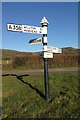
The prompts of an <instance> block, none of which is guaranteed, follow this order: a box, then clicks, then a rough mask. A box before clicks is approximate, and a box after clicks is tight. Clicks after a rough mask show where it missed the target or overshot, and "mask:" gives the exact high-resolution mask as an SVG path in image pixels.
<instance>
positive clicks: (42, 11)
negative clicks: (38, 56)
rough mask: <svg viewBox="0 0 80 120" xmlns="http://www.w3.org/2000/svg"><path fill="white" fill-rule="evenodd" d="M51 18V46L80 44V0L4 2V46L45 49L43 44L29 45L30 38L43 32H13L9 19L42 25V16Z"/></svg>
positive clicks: (21, 49)
mask: <svg viewBox="0 0 80 120" xmlns="http://www.w3.org/2000/svg"><path fill="white" fill-rule="evenodd" d="M44 16H45V17H46V19H47V20H48V22H49V25H48V33H47V41H48V46H53V47H58V48H64V47H74V48H78V3H77V2H3V3H2V48H3V49H11V50H17V51H24V52H38V51H42V48H43V45H42V44H35V45H29V41H30V40H31V39H34V38H39V37H42V36H43V35H42V34H31V33H20V32H10V31H8V30H7V23H15V24H22V25H30V26H36V27H41V23H40V22H41V20H42V18H43V17H44Z"/></svg>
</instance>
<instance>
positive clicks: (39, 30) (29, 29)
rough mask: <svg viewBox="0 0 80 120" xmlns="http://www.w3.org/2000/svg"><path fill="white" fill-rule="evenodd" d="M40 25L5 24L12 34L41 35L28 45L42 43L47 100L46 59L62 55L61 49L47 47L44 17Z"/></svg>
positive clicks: (45, 20) (48, 93)
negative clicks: (55, 54)
mask: <svg viewBox="0 0 80 120" xmlns="http://www.w3.org/2000/svg"><path fill="white" fill-rule="evenodd" d="M41 24H42V27H36V26H29V25H21V24H12V23H9V24H7V30H8V31H14V32H24V33H32V34H43V37H42V38H35V39H32V40H30V41H29V44H39V43H43V59H44V85H45V97H46V99H47V100H48V99H49V97H50V92H49V80H48V63H47V59H48V58H53V53H62V49H59V48H55V47H52V46H47V27H48V21H47V19H46V18H45V17H43V19H42V21H41Z"/></svg>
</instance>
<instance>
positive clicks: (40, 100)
mask: <svg viewBox="0 0 80 120" xmlns="http://www.w3.org/2000/svg"><path fill="white" fill-rule="evenodd" d="M49 83H50V99H49V101H46V100H45V95H44V77H43V75H27V74H26V75H21V76H17V75H15V74H12V75H6V76H3V77H2V85H3V86H2V93H3V95H2V98H3V99H2V102H3V106H2V110H3V115H2V117H3V118H6V119H7V118H10V120H11V119H12V118H77V120H78V119H79V118H80V116H79V106H78V103H79V98H78V94H79V91H78V73H77V72H73V73H72V72H70V73H53V74H49Z"/></svg>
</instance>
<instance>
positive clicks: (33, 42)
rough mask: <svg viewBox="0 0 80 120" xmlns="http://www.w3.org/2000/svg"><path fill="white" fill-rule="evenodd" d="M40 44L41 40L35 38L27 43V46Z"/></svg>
mask: <svg viewBox="0 0 80 120" xmlns="http://www.w3.org/2000/svg"><path fill="white" fill-rule="evenodd" d="M40 43H42V38H35V39H32V40H30V41H29V44H40Z"/></svg>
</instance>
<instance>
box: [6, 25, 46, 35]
mask: <svg viewBox="0 0 80 120" xmlns="http://www.w3.org/2000/svg"><path fill="white" fill-rule="evenodd" d="M7 30H8V31H15V32H25V33H33V34H44V33H45V34H46V32H47V31H45V29H43V28H42V27H36V26H29V25H17V24H12V23H11V24H7Z"/></svg>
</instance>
